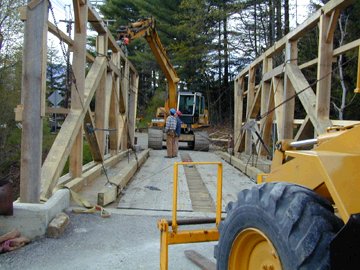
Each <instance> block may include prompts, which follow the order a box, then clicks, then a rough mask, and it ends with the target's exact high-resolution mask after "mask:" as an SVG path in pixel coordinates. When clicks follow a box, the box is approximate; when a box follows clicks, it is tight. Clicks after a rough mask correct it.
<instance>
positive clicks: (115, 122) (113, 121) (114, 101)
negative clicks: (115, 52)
mask: <svg viewBox="0 0 360 270" xmlns="http://www.w3.org/2000/svg"><path fill="white" fill-rule="evenodd" d="M117 80H118V79H117V78H114V76H113V77H112V91H111V99H110V100H111V103H110V115H109V128H110V129H115V130H116V132H111V133H110V135H109V147H110V151H111V152H112V153H117V151H118V150H119V144H118V142H119V102H118V100H119V97H118V94H117V93H118V92H119V91H118V86H117V85H118V84H117V83H116V81H117Z"/></svg>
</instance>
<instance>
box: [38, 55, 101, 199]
mask: <svg viewBox="0 0 360 270" xmlns="http://www.w3.org/2000/svg"><path fill="white" fill-rule="evenodd" d="M105 69H106V58H105V57H96V59H95V62H94V64H93V65H92V66H91V69H90V70H89V72H88V74H87V76H86V81H85V92H84V103H83V105H82V106H83V109H82V110H76V109H71V110H70V113H69V114H68V116H67V117H66V119H65V121H64V123H63V125H62V128H61V129H60V132H59V134H58V135H57V137H56V139H55V141H54V143H53V145H52V147H51V149H50V151H49V153H48V155H47V157H46V159H45V162H44V164H43V166H42V169H41V196H42V197H43V198H49V197H50V196H51V194H52V190H53V188H54V187H55V185H56V181H57V179H58V178H59V176H60V174H61V172H62V170H63V168H64V166H65V163H66V160H67V157H68V156H69V154H70V150H71V147H72V146H73V143H74V140H75V138H76V136H77V134H78V132H79V130H80V129H81V127H82V123H83V119H84V118H85V114H86V113H87V111H88V108H89V105H90V102H91V99H92V97H93V96H94V93H95V90H96V89H97V87H98V84H99V82H100V78H101V76H102V74H103V72H104V70H105Z"/></svg>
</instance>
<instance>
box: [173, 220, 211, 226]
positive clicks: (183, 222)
mask: <svg viewBox="0 0 360 270" xmlns="http://www.w3.org/2000/svg"><path fill="white" fill-rule="evenodd" d="M167 222H168V224H169V226H172V220H167ZM176 222H177V224H176V225H179V226H180V225H198V224H212V223H215V222H216V218H192V219H179V220H177V221H176Z"/></svg>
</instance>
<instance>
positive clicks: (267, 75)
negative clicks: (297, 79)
mask: <svg viewBox="0 0 360 270" xmlns="http://www.w3.org/2000/svg"><path fill="white" fill-rule="evenodd" d="M284 71H285V65H280V66H277V67H276V68H274V69H271V70H269V71H267V72H266V73H265V74H264V75H263V77H262V81H263V82H266V81H269V80H271V79H272V78H273V77H278V76H280V75H282V74H283V73H284Z"/></svg>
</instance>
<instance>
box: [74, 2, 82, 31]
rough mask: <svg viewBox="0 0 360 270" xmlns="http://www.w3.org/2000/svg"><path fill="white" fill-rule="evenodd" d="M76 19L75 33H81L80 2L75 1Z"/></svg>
mask: <svg viewBox="0 0 360 270" xmlns="http://www.w3.org/2000/svg"><path fill="white" fill-rule="evenodd" d="M73 6H74V17H75V33H80V32H81V26H80V17H81V16H80V0H73Z"/></svg>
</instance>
